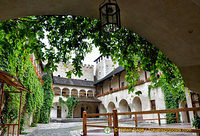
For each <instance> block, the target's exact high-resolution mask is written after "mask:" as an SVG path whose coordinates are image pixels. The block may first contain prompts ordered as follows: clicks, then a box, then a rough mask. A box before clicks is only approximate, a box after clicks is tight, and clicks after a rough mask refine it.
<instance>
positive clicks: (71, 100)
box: [59, 96, 79, 118]
mask: <svg viewBox="0 0 200 136" xmlns="http://www.w3.org/2000/svg"><path fill="white" fill-rule="evenodd" d="M78 103H79V101H78V99H77V98H76V97H74V96H71V97H68V98H67V100H66V101H64V100H63V99H62V98H61V97H60V98H59V106H60V107H61V105H62V104H65V105H66V106H67V107H68V114H67V117H66V118H71V117H72V118H73V115H72V113H73V110H74V109H75V108H76V106H77V105H78Z"/></svg>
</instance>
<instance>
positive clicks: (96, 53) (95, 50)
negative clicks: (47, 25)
mask: <svg viewBox="0 0 200 136" xmlns="http://www.w3.org/2000/svg"><path fill="white" fill-rule="evenodd" d="M42 42H43V43H45V45H47V46H48V45H49V43H48V39H47V37H46V36H45V38H44V40H42ZM99 56H100V52H99V49H98V48H96V47H95V46H93V49H92V52H91V53H88V54H87V55H86V57H85V60H84V61H83V64H90V65H94V66H95V63H94V60H95V59H96V58H98V57H99Z"/></svg>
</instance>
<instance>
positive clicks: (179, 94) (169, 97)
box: [148, 74, 186, 124]
mask: <svg viewBox="0 0 200 136" xmlns="http://www.w3.org/2000/svg"><path fill="white" fill-rule="evenodd" d="M157 87H161V89H162V91H163V93H164V100H165V107H166V109H177V108H179V103H180V102H185V101H186V97H185V87H184V82H183V81H182V82H180V83H178V84H177V86H173V85H172V84H169V83H168V82H167V81H166V76H165V75H164V74H162V75H160V78H159V79H158V80H157V81H156V82H155V83H152V84H151V85H149V87H148V88H149V92H148V95H149V98H150V97H151V96H150V93H151V89H152V88H157ZM166 117H167V118H174V117H176V114H175V113H167V114H166ZM176 122H177V121H176V119H167V124H169V123H176Z"/></svg>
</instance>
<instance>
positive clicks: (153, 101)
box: [150, 100, 156, 110]
mask: <svg viewBox="0 0 200 136" xmlns="http://www.w3.org/2000/svg"><path fill="white" fill-rule="evenodd" d="M150 102H151V110H156V103H155V100H151V101H150Z"/></svg>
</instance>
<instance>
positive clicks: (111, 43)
mask: <svg viewBox="0 0 200 136" xmlns="http://www.w3.org/2000/svg"><path fill="white" fill-rule="evenodd" d="M45 33H46V35H47V39H48V42H49V45H48V46H47V45H45V43H43V42H41V40H42V39H44V37H45ZM93 44H94V45H95V46H96V47H99V50H100V52H101V53H102V54H103V55H104V56H105V55H107V54H110V55H111V57H112V59H113V60H114V61H115V62H117V61H118V62H119V64H120V65H122V66H123V67H125V70H126V72H127V75H126V80H127V82H128V85H127V86H128V88H129V90H130V91H134V86H135V85H136V84H137V80H138V78H139V74H138V71H140V68H142V69H143V70H145V71H150V73H151V75H152V81H153V83H155V84H157V82H158V81H161V80H157V75H156V73H158V71H159V70H160V71H161V72H162V73H163V76H164V80H163V84H166V85H167V86H166V87H164V86H163V88H167V89H166V90H168V91H165V92H169V94H171V93H172V94H173V93H176V94H179V93H181V95H182V93H183V92H182V91H181V89H180V88H182V86H184V82H183V79H182V76H181V74H180V72H179V70H178V68H177V67H176V66H175V65H174V64H173V63H172V62H171V61H170V60H169V59H168V58H167V57H166V56H165V55H164V54H163V53H162V52H161V51H160V50H158V49H157V48H156V47H155V46H154V45H153V44H151V43H150V42H148V41H147V40H146V39H144V38H142V37H140V36H139V35H138V34H136V33H134V32H131V31H129V30H127V29H125V28H122V29H121V30H119V31H118V32H116V33H106V32H101V31H100V26H99V21H98V20H97V19H91V18H87V17H75V16H70V15H68V16H31V17H25V18H18V19H12V20H8V21H2V22H1V23H0V56H3V57H1V58H0V59H1V62H2V64H1V67H0V68H3V70H5V71H7V72H9V73H11V74H14V75H15V76H17V77H18V78H19V79H20V80H21V81H22V82H23V83H24V84H25V86H26V87H27V88H28V89H29V90H30V91H32V92H33V93H31V94H24V96H23V113H25V112H26V111H27V112H28V113H30V114H33V115H34V120H35V121H34V122H36V123H37V121H38V118H39V115H40V113H39V112H40V108H41V107H42V105H43V91H40V90H42V87H41V84H40V82H39V80H38V78H37V76H36V75H35V73H34V68H33V67H31V66H30V65H31V63H30V61H27V60H28V59H29V58H28V57H27V56H29V55H28V54H30V53H35V54H37V59H38V61H44V60H47V64H46V67H45V70H46V71H55V70H57V64H58V63H59V62H61V61H62V62H64V63H69V62H71V63H72V65H73V67H74V69H73V70H71V71H68V72H67V73H66V74H67V76H68V77H70V76H71V74H75V75H78V76H81V75H82V71H81V66H82V64H83V63H82V62H83V60H84V57H85V55H86V54H87V53H89V52H91V50H92V45H93ZM72 53H73V54H74V56H73V57H72ZM25 63H27V64H25ZM29 63H30V64H29ZM25 69H26V71H25ZM136 94H138V92H136ZM181 95H178V98H175V99H174V101H175V102H176V101H179V100H180V99H181V98H182V96H181ZM166 97H167V96H166ZM179 97H181V98H179ZM166 100H167V98H166ZM10 101H12V102H11V103H12V104H13V105H14V106H17V105H15V104H14V103H17V101H18V98H17V97H15V99H13V100H10ZM167 101H168V100H167ZM170 105H171V104H170Z"/></svg>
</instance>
